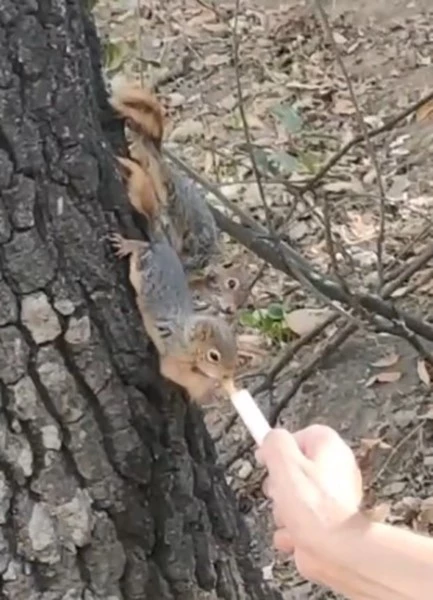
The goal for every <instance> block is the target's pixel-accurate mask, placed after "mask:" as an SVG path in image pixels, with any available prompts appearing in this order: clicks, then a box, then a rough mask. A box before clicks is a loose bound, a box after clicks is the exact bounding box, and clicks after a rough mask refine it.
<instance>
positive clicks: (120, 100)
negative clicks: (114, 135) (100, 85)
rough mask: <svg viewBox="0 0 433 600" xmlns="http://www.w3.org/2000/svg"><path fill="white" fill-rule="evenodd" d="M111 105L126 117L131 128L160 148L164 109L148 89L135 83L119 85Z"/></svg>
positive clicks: (112, 97)
mask: <svg viewBox="0 0 433 600" xmlns="http://www.w3.org/2000/svg"><path fill="white" fill-rule="evenodd" d="M111 105H112V106H113V108H114V109H115V110H116V111H117V112H118V113H119V114H120V115H121V116H122V117H123V118H125V119H128V121H129V125H130V126H131V129H133V130H135V131H136V133H138V134H140V135H142V136H143V137H144V139H149V140H151V141H152V142H153V143H154V144H155V146H156V147H157V148H158V149H160V147H161V142H162V137H163V135H164V111H163V109H162V106H161V104H160V103H159V101H158V99H157V98H156V96H154V95H153V94H152V92H151V91H150V90H146V89H144V88H142V87H139V86H138V85H136V84H129V85H125V86H124V87H119V89H118V90H116V91H115V92H113V95H112V96H111Z"/></svg>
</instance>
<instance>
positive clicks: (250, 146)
mask: <svg viewBox="0 0 433 600" xmlns="http://www.w3.org/2000/svg"><path fill="white" fill-rule="evenodd" d="M239 4H240V0H235V14H234V24H233V63H234V70H235V80H236V91H237V95H238V107H239V114H240V116H241V121H242V127H243V130H244V136H245V142H246V146H247V151H248V155H249V158H250V161H251V166H252V168H253V173H254V178H255V180H256V183H257V188H258V190H259V195H260V199H261V201H262V204H263V208H264V211H265V217H266V222H267V225H268V228H269V231H270V232H271V233H272V234H273V235H274V236H275V238H277V232H276V231H275V228H274V222H273V219H272V211H271V208H270V206H269V204H268V201H267V198H266V194H265V190H264V187H263V183H262V177H261V174H260V170H259V168H258V165H257V161H256V155H255V154H254V147H253V143H252V140H251V133H250V128H249V125H248V120H247V116H246V113H245V105H244V99H243V93H242V85H241V74H240V66H239V34H238V19H239Z"/></svg>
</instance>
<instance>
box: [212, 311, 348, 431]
mask: <svg viewBox="0 0 433 600" xmlns="http://www.w3.org/2000/svg"><path fill="white" fill-rule="evenodd" d="M337 319H338V314H333V315H330V316H329V317H328V318H327V319H326V320H325V321H323V322H322V323H319V324H318V325H316V327H314V328H313V329H312V330H311V331H310V332H309V333H307V334H306V335H304V336H302V337H301V338H299V339H297V340H296V341H295V342H293V344H290V345H289V347H288V348H286V349H285V350H284V351H283V352H282V354H281V356H279V357H278V358H277V360H276V361H275V362H274V364H273V365H272V367H271V368H270V369H269V372H268V373H266V374H264V373H263V374H261V373H255V374H251V377H253V376H254V377H263V379H264V380H263V381H262V382H261V383H259V384H258V385H256V386H255V387H254V388H253V389H252V390H251V395H252V396H257V395H258V394H260V393H261V392H263V391H265V390H266V389H267V388H269V387H270V386H272V385H273V383H274V380H275V378H276V377H277V375H278V374H279V373H280V372H281V371H282V370H283V369H284V368H285V367H286V366H287V365H288V364H289V362H290V361H291V360H292V359H293V358H294V357H295V356H296V354H297V353H298V352H299V350H300V349H301V348H303V347H304V346H306V345H307V344H309V343H310V342H312V341H313V340H314V338H315V337H317V336H318V335H320V334H321V333H322V331H324V330H325V329H326V328H327V327H328V326H329V325H331V323H334V322H335V321H336V320H337ZM249 376H250V375H249ZM237 420H238V415H237V413H234V414H233V415H232V416H231V417H230V419H229V420H228V421H227V423H226V424H225V426H224V433H225V434H227V433H228V432H229V430H230V429H231V428H232V427H233V425H234V424H235V423H236V421H237ZM218 439H219V438H217V440H218Z"/></svg>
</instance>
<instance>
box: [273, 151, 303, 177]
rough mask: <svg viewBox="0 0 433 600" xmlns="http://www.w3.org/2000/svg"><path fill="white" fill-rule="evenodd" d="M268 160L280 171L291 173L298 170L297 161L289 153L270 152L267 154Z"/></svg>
mask: <svg viewBox="0 0 433 600" xmlns="http://www.w3.org/2000/svg"><path fill="white" fill-rule="evenodd" d="M268 160H269V162H270V163H271V165H274V164H275V165H277V167H278V170H279V171H280V172H284V173H293V171H297V170H299V163H298V161H297V160H296V158H295V157H294V156H292V155H291V154H287V152H283V151H277V152H271V153H270V154H269V157H268ZM270 170H271V169H270ZM274 174H275V173H274Z"/></svg>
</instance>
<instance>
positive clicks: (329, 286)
mask: <svg viewBox="0 0 433 600" xmlns="http://www.w3.org/2000/svg"><path fill="white" fill-rule="evenodd" d="M164 152H165V154H166V155H167V156H168V157H169V158H170V159H171V160H172V161H173V162H174V163H175V164H176V165H177V166H179V167H180V168H181V169H182V170H184V171H185V172H186V173H187V174H188V175H189V176H190V177H191V178H192V179H194V180H195V181H196V182H197V183H199V184H200V185H202V186H203V187H204V188H205V189H206V190H208V191H210V192H212V193H213V194H214V195H215V196H216V197H217V198H218V199H219V200H220V201H221V203H222V204H223V205H224V206H225V207H227V208H228V209H229V210H231V211H232V212H233V213H234V214H236V216H238V217H239V219H240V221H241V223H236V222H235V221H233V220H232V219H230V218H229V217H227V216H226V215H225V214H223V213H222V212H221V211H220V210H218V209H217V208H215V207H214V206H212V205H210V209H211V211H212V213H213V215H214V218H215V220H216V222H217V225H218V226H219V227H220V228H221V229H222V230H223V231H225V232H226V233H228V234H229V235H230V236H231V237H233V238H234V239H236V240H237V241H238V242H239V243H240V244H242V245H243V246H245V247H247V248H248V249H250V250H251V251H252V252H254V253H255V254H257V256H259V257H260V258H262V259H263V260H266V261H267V262H268V263H270V264H271V265H272V266H273V267H274V268H276V269H278V270H280V271H283V272H284V273H287V274H288V275H290V276H292V277H295V278H296V279H298V280H299V281H300V282H301V283H302V280H301V279H300V278H299V277H298V274H299V273H300V272H302V279H303V280H305V279H307V280H308V282H309V284H310V286H311V287H313V288H314V289H318V288H319V290H320V295H321V297H322V296H324V297H325V298H327V301H328V303H329V299H330V298H331V299H332V301H331V306H332V308H334V309H335V310H339V309H340V306H339V303H346V304H349V305H350V306H352V305H353V300H354V299H355V300H356V302H357V304H359V306H361V307H362V308H363V309H364V310H367V311H368V312H370V313H373V314H374V313H377V314H379V315H381V316H383V317H385V318H386V319H389V320H392V319H395V318H397V319H403V320H404V322H405V324H406V325H407V326H408V327H409V329H410V330H412V331H413V332H414V333H416V334H417V335H420V336H421V337H424V338H426V339H428V340H432V341H433V326H432V325H430V324H429V323H427V322H425V321H420V320H419V319H416V318H414V317H412V316H411V315H408V314H406V313H404V312H400V313H398V312H397V311H396V309H395V308H394V306H393V305H392V304H389V303H386V302H384V300H383V298H385V297H389V294H388V293H385V288H386V290H389V289H390V288H389V284H388V286H385V287H384V290H382V296H376V295H372V294H366V293H362V294H354V295H353V298H352V299H350V298H348V295H347V293H346V292H345V290H343V289H342V288H341V286H340V285H338V284H337V283H336V282H335V281H333V280H332V279H329V278H327V277H326V276H324V275H323V274H321V273H319V272H317V270H316V269H314V268H313V266H312V265H311V264H310V263H309V262H308V261H307V260H306V259H305V258H304V257H303V256H301V255H300V254H298V253H297V252H296V251H295V250H293V248H291V247H290V246H289V245H288V244H285V243H284V242H280V244H279V251H278V250H277V249H275V240H274V238H273V237H271V236H270V235H269V232H267V231H266V228H264V227H262V226H261V225H260V224H259V223H257V222H256V221H255V220H254V219H253V218H252V217H250V216H249V215H248V214H247V213H246V212H244V211H243V210H242V209H240V208H239V207H238V206H237V205H235V204H233V203H232V202H230V200H229V199H228V198H227V197H226V196H225V195H224V194H223V193H222V192H221V190H220V189H219V188H218V186H215V185H213V184H211V183H209V182H208V181H207V180H206V178H204V177H203V176H201V175H199V174H198V173H196V172H195V170H194V169H192V168H191V167H190V166H188V165H187V164H186V163H184V162H183V161H182V160H181V159H179V158H178V157H176V156H175V155H173V154H172V153H171V152H169V151H167V150H164ZM270 238H271V239H270ZM281 255H283V257H282V256H281ZM426 262H427V261H426ZM420 266H422V264H421V265H420ZM418 268H419V267H418ZM397 287H398V286H396V287H395V288H394V287H392V291H394V290H395V289H397ZM340 310H341V309H340ZM343 314H344V316H345V317H346V318H347V316H348V315H347V314H346V313H344V312H343ZM349 318H350V316H349Z"/></svg>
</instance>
